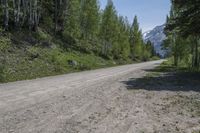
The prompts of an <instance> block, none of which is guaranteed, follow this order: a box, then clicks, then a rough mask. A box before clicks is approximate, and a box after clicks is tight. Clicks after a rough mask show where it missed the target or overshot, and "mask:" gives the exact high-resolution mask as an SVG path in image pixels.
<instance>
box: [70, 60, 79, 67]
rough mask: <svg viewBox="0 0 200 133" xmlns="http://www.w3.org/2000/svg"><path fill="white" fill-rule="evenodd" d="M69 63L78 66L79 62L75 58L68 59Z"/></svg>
mask: <svg viewBox="0 0 200 133" xmlns="http://www.w3.org/2000/svg"><path fill="white" fill-rule="evenodd" d="M68 65H71V66H77V65H78V62H77V61H75V60H68Z"/></svg>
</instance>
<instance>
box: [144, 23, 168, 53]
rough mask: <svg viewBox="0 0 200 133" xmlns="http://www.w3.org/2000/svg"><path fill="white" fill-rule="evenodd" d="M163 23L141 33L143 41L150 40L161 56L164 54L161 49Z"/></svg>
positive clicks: (163, 35)
mask: <svg viewBox="0 0 200 133" xmlns="http://www.w3.org/2000/svg"><path fill="white" fill-rule="evenodd" d="M164 28H165V24H163V25H160V26H156V27H155V28H154V29H152V30H150V31H147V32H145V33H144V34H143V38H144V41H145V42H147V41H151V42H152V43H153V44H154V47H155V50H156V52H157V53H158V54H160V55H161V56H164V54H165V51H164V50H162V49H161V45H162V42H163V40H165V38H166V35H165V34H164Z"/></svg>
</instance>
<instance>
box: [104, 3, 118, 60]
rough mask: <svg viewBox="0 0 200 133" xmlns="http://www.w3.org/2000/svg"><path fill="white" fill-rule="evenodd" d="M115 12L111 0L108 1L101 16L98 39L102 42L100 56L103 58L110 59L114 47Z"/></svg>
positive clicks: (115, 30)
mask: <svg viewBox="0 0 200 133" xmlns="http://www.w3.org/2000/svg"><path fill="white" fill-rule="evenodd" d="M117 18H118V17H117V12H116V10H115V7H114V5H113V2H112V0H108V3H107V6H106V8H105V10H104V12H103V15H102V21H101V28H100V38H101V40H102V45H103V46H102V55H104V56H105V57H108V58H111V57H112V50H113V49H114V48H113V47H115V46H116V41H117V36H116V35H117V34H118V32H119V31H118V29H117Z"/></svg>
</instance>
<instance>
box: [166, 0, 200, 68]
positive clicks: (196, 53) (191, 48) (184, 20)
mask: <svg viewBox="0 0 200 133" xmlns="http://www.w3.org/2000/svg"><path fill="white" fill-rule="evenodd" d="M171 3H172V6H171V11H170V13H169V16H167V22H166V28H165V33H166V35H167V39H166V40H165V41H164V43H163V46H164V48H165V49H167V51H168V56H169V57H173V62H174V63H173V64H174V65H175V66H178V67H179V66H181V67H186V68H188V69H189V70H192V71H198V70H199V68H200V25H199V23H200V13H199V11H200V1H199V0H189V1H188V0H171Z"/></svg>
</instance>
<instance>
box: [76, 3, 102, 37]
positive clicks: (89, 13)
mask: <svg viewBox="0 0 200 133" xmlns="http://www.w3.org/2000/svg"><path fill="white" fill-rule="evenodd" d="M98 24H99V4H98V1H97V0H81V11H80V26H81V34H82V37H83V38H85V39H92V38H93V37H95V36H96V35H97V33H98V26H99V25H98Z"/></svg>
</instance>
